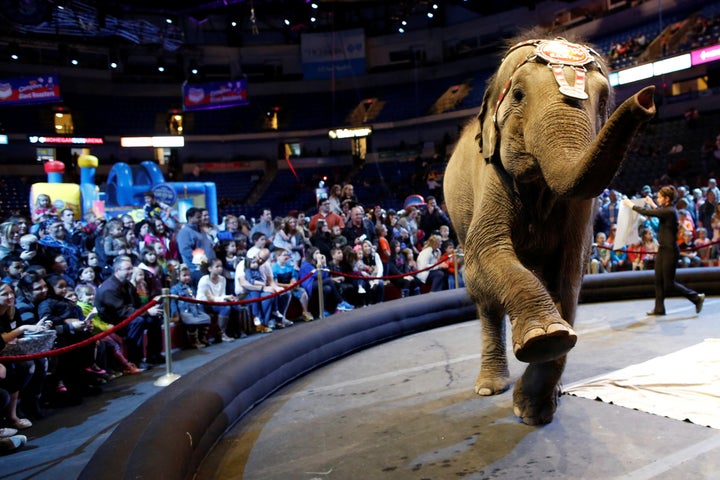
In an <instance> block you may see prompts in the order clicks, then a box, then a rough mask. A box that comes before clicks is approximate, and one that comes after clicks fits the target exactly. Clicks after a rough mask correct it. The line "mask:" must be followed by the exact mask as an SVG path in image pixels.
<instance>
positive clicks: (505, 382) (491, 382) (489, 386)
mask: <svg viewBox="0 0 720 480" xmlns="http://www.w3.org/2000/svg"><path fill="white" fill-rule="evenodd" d="M509 386H510V378H509V376H508V375H505V376H490V375H483V373H482V372H480V375H478V377H477V380H475V388H474V390H475V393H477V394H478V395H482V396H484V397H487V396H490V395H498V394H500V393H502V392H504V391H505V390H507V389H508V387H509Z"/></svg>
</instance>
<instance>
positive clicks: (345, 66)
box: [300, 28, 365, 80]
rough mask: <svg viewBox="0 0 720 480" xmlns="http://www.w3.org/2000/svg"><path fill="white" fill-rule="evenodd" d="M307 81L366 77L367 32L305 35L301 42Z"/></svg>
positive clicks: (356, 30) (357, 30) (303, 66)
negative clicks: (353, 76) (357, 76)
mask: <svg viewBox="0 0 720 480" xmlns="http://www.w3.org/2000/svg"><path fill="white" fill-rule="evenodd" d="M300 51H301V54H300V55H301V60H302V69H303V77H304V78H305V79H306V80H310V79H318V78H331V77H333V76H334V77H336V78H337V77H350V76H352V75H364V74H365V32H364V31H363V29H361V28H357V29H354V30H344V31H340V32H326V33H304V34H303V35H302V37H301V39H300Z"/></svg>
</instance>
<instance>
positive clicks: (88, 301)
mask: <svg viewBox="0 0 720 480" xmlns="http://www.w3.org/2000/svg"><path fill="white" fill-rule="evenodd" d="M75 293H76V294H77V299H78V300H77V304H78V307H80V308H81V309H82V312H83V314H84V315H85V319H86V320H90V321H91V323H92V333H93V335H97V334H98V333H101V332H105V331H107V330H109V329H110V328H111V327H112V325H110V324H109V323H105V322H103V321H102V319H101V318H100V317H98V315H97V309H96V308H95V307H94V305H93V304H94V303H95V289H94V288H93V287H92V286H90V285H79V286H78V287H77V288H76V289H75ZM100 341H101V342H103V343H105V346H106V349H105V351H106V352H110V354H111V355H112V358H113V359H114V360H115V362H116V363H117V364H118V365H119V366H120V371H122V373H124V374H126V375H134V374H136V373H140V372H142V371H143V370H141V369H140V368H138V367H137V365H135V364H134V363H132V362H130V361H128V359H127V358H126V357H125V355H124V354H123V340H122V338H121V337H120V335H118V334H117V333H111V334H110V335H107V336H105V337H103V338H102V339H101V340H100ZM114 367H115V365H114Z"/></svg>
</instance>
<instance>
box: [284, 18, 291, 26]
mask: <svg viewBox="0 0 720 480" xmlns="http://www.w3.org/2000/svg"><path fill="white" fill-rule="evenodd" d="M284 21H285V25H287V26H288V27H289V26H290V20H288V19H287V18H286V19H285V20H284Z"/></svg>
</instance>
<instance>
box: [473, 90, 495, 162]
mask: <svg viewBox="0 0 720 480" xmlns="http://www.w3.org/2000/svg"><path fill="white" fill-rule="evenodd" d="M496 81H497V79H496V78H495V76H493V77H492V78H491V79H490V81H489V82H488V86H487V88H486V89H485V94H484V95H483V102H482V106H481V107H480V114H479V115H478V122H480V127H479V129H478V130H479V133H478V136H477V140H478V144H479V145H480V154H481V155H482V156H483V158H484V159H485V161H487V162H488V163H489V162H490V161H491V160H492V158H493V156H494V155H495V147H496V144H497V141H498V131H497V127H496V125H495V121H494V120H493V115H494V114H495V103H496V102H497V100H496V95H494V94H493V92H495V83H496Z"/></svg>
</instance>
